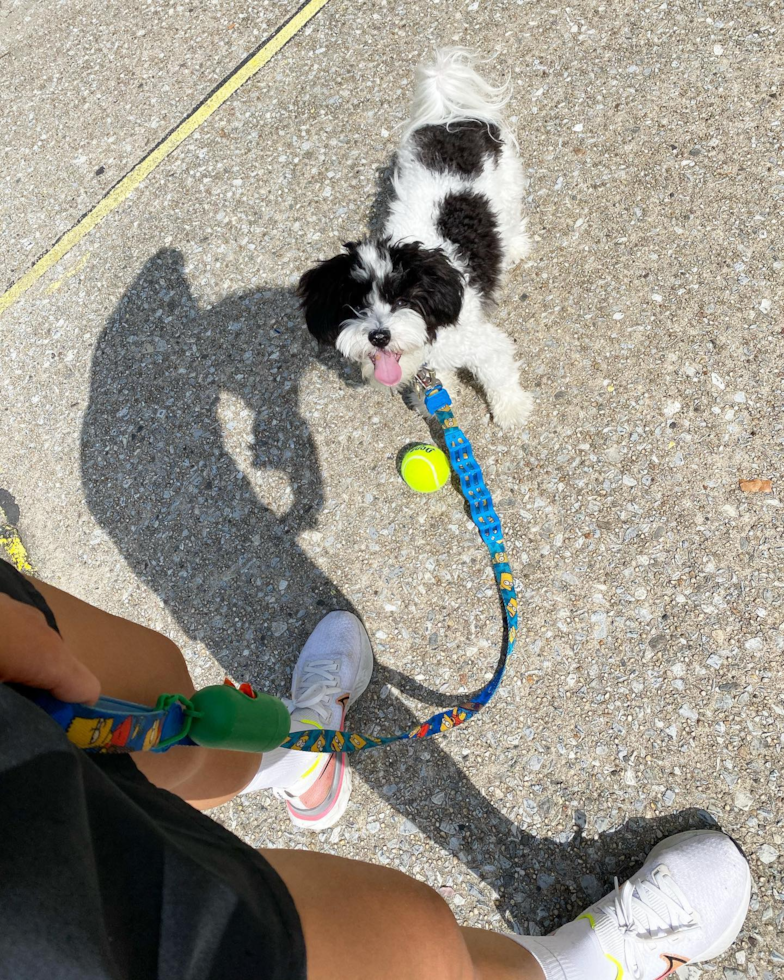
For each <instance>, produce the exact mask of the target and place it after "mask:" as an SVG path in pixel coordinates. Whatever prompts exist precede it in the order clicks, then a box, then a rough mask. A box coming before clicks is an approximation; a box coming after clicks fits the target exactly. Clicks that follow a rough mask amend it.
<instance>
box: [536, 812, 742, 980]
mask: <svg viewBox="0 0 784 980" xmlns="http://www.w3.org/2000/svg"><path fill="white" fill-rule="evenodd" d="M750 896H751V873H750V871H749V866H748V862H747V861H746V859H745V858H744V856H743V855H742V854H741V852H740V851H739V850H738V848H737V847H736V846H735V844H734V843H733V842H732V840H731V839H730V838H729V837H727V836H726V835H725V834H722V833H720V832H719V831H715V830H692V831H687V832H686V833H683V834H676V835H675V836H674V837H668V838H667V839H666V840H663V841H662V842H661V843H660V844H657V845H656V847H654V849H653V850H652V851H651V853H650V854H649V855H648V858H647V860H646V861H645V864H644V865H643V866H642V868H641V869H640V870H639V871H638V872H637V874H636V875H634V876H633V877H632V878H630V879H629V880H628V881H627V882H624V884H623V885H621V886H620V887H619V886H618V882H617V880H616V883H615V892H614V893H612V894H610V895H608V896H606V897H605V898H604V899H602V900H601V901H599V902H597V903H596V904H595V905H592V906H591V907H590V908H588V909H586V911H585V912H583V914H582V915H580V916H578V917H577V919H576V920H575V921H574V922H570V923H569V924H568V925H566V926H564V927H563V929H559V930H557V931H556V932H555V934H554V936H556V937H557V936H559V935H560V934H561V933H562V932H564V931H565V930H570V929H574V928H575V927H576V926H577V924H578V923H580V922H581V921H582V920H587V921H588V922H589V923H590V925H591V928H592V929H593V931H594V935H595V937H596V939H598V941H599V944H600V946H601V949H602V952H603V953H604V956H605V957H606V958H607V960H608V961H609V962H610V964H612V965H613V966H614V967H615V970H616V973H615V977H616V980H620V978H621V977H623V978H626V980H631V978H634V980H663V978H664V977H667V976H669V975H670V974H672V973H675V971H676V970H678V969H679V968H680V967H682V966H685V965H686V964H687V963H700V962H702V961H704V960H710V959H713V958H714V957H716V956H719V955H720V954H721V953H723V952H724V951H725V950H726V949H728V948H729V947H730V946H731V945H732V943H733V942H734V940H735V938H736V937H737V935H738V933H739V932H740V930H741V927H742V926H743V921H744V919H745V918H746V912H747V911H748V907H749V898H750ZM608 976H612V974H611V973H610V974H608Z"/></svg>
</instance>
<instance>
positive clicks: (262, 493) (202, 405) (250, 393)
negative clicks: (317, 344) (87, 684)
mask: <svg viewBox="0 0 784 980" xmlns="http://www.w3.org/2000/svg"><path fill="white" fill-rule="evenodd" d="M311 358H312V346H311V342H310V339H309V337H308V336H307V334H306V332H305V330H304V328H303V327H301V325H300V317H299V312H298V307H297V301H296V299H295V297H294V296H293V295H292V293H291V292H290V291H289V290H285V289H279V288H270V289H261V290H257V291H255V292H250V293H247V294H243V295H234V296H229V297H227V298H226V299H224V300H222V301H221V302H219V303H217V304H216V305H215V306H212V307H209V308H202V307H200V306H199V305H198V303H197V302H196V301H195V300H194V297H193V295H192V293H191V290H190V288H189V285H188V281H187V279H186V276H185V273H184V270H183V262H182V257H181V255H180V254H179V253H178V252H176V251H173V250H164V251H161V252H159V253H158V254H156V255H155V256H154V257H153V258H151V259H150V260H149V261H148V262H147V264H146V265H145V266H144V268H143V269H142V271H141V272H140V274H139V276H138V277H137V278H136V280H135V281H134V282H133V283H132V285H131V286H130V288H129V289H128V291H127V292H126V293H125V295H124V296H123V298H122V299H121V301H120V303H119V305H118V307H117V309H116V310H115V312H114V314H113V315H112V317H111V318H110V320H109V321H108V323H107V324H106V327H105V329H104V331H103V333H102V335H101V337H100V339H99V341H98V344H97V346H96V349H95V354H94V358H93V363H92V373H91V382H90V401H89V406H88V410H87V413H86V415H85V419H84V426H83V431H82V443H81V465H82V479H83V483H84V491H85V495H86V500H87V503H88V505H89V507H90V510H91V511H92V513H93V515H94V516H95V518H96V520H97V521H98V522H99V524H100V525H101V527H102V528H103V529H104V530H105V531H106V533H107V534H108V535H109V536H110V537H111V539H112V540H113V541H114V543H115V544H116V546H117V547H118V549H119V550H120V552H121V554H122V555H123V557H124V558H125V560H126V561H127V562H128V564H129V565H130V567H131V569H132V570H133V572H134V573H135V574H136V575H137V576H138V577H139V579H140V580H142V581H143V582H145V583H146V584H147V585H148V586H149V587H150V588H151V589H152V590H153V591H154V592H155V593H156V595H157V596H159V598H160V599H161V600H162V601H163V602H164V603H165V604H166V606H167V607H168V609H169V611H170V612H171V613H172V615H173V616H174V617H175V618H176V620H177V622H178V623H179V624H180V626H181V628H182V630H183V631H184V632H185V633H186V634H187V635H188V636H189V637H191V638H192V639H195V640H200V641H202V642H203V643H204V644H205V645H206V647H207V648H208V649H209V650H210V652H211V653H212V654H213V655H214V656H215V657H216V658H217V659H218V661H219V662H220V663H221V665H222V666H223V668H224V669H225V670H226V671H227V672H228V673H231V674H232V675H234V676H236V677H238V678H241V679H248V680H250V681H251V682H254V683H255V684H256V685H258V686H259V687H261V688H262V689H265V690H267V691H269V692H270V693H276V694H283V693H286V692H287V688H288V683H289V680H290V675H291V669H292V666H293V664H294V661H295V659H296V656H297V652H298V650H299V649H300V648H301V646H302V644H303V642H304V640H305V638H306V637H307V635H308V634H309V632H310V631H311V630H312V629H313V628H314V626H315V625H316V623H317V622H318V620H319V619H320V618H321V617H322V616H323V615H324V613H325V612H326V611H327V610H329V609H333V608H344V609H348V608H351V603H350V602H349V601H348V600H347V598H346V596H345V595H343V594H342V593H341V591H340V590H339V589H338V588H337V587H336V586H335V585H334V584H333V583H332V582H331V581H330V580H329V579H328V578H327V577H326V576H325V575H324V574H323V573H322V572H321V571H320V569H319V568H318V567H317V566H316V565H315V564H314V563H313V561H311V559H310V558H309V557H308V555H307V554H306V553H305V552H304V550H303V549H302V547H301V546H300V544H299V543H298V537H299V536H300V535H301V534H302V533H303V532H304V531H307V530H309V529H313V528H315V527H316V524H317V520H318V515H319V512H320V510H321V508H322V506H323V504H324V495H323V487H322V480H321V473H320V470H319V459H318V455H317V452H316V447H315V445H314V443H313V440H312V437H311V434H310V431H309V428H308V426H307V423H306V421H305V419H304V418H303V417H302V415H301V414H300V410H299V403H300V399H301V398H304V397H307V394H308V393H307V392H306V391H303V379H304V376H305V372H306V370H307V369H308V368H309V366H310V364H311ZM326 363H328V364H329V365H330V367H331V368H332V369H333V370H335V371H338V372H340V373H341V374H342V373H343V371H344V366H343V363H342V361H340V359H339V358H337V357H336V356H335V357H330V358H327V361H326ZM343 546H344V547H346V548H348V547H350V542H343ZM357 611H358V612H359V613H362V610H357ZM371 633H372V629H371ZM196 680H197V683H198V676H197V678H196ZM389 685H392V686H393V687H394V688H396V689H398V690H401V691H403V692H404V693H407V694H411V695H413V696H419V697H421V698H422V699H424V700H425V701H427V702H428V703H429V704H437V703H443V701H444V699H443V696H441V695H438V694H436V693H434V692H432V691H428V690H426V689H424V688H421V687H420V686H419V685H417V684H416V683H415V682H414V681H413V680H411V679H409V678H405V677H402V676H401V675H399V674H397V673H396V672H393V671H390V670H388V669H386V668H384V667H383V665H378V666H377V670H376V672H375V675H374V681H373V684H372V685H371V688H370V690H369V692H368V695H367V696H366V698H364V699H363V701H362V702H360V704H359V705H358V706H357V708H356V709H355V711H354V713H353V715H352V719H353V722H354V724H355V726H356V727H357V728H358V729H360V730H363V729H366V728H368V727H370V726H372V725H373V724H374V723H375V722H376V721H377V720H378V719H379V718H380V717H383V718H384V725H383V727H384V729H386V730H389V729H390V728H404V729H410V728H412V727H413V726H414V724H415V721H416V719H415V718H414V716H413V714H412V713H411V712H410V711H409V710H408V709H407V708H406V706H405V705H404V704H403V702H402V701H401V700H399V699H398V698H396V697H395V696H394V695H391V696H390V697H388V698H381V696H380V695H381V692H382V690H383V691H384V693H386V690H387V689H388V686H389ZM422 717H425V714H424V713H423V715H422ZM419 720H421V718H420V719H419ZM442 744H443V743H441V744H439V742H438V741H429V742H427V743H405V744H401V745H397V746H393V747H390V748H387V749H382V750H377V751H374V752H368V753H364V754H362V755H360V756H358V757H357V758H356V759H355V760H354V765H355V767H356V772H357V773H358V774H359V775H360V776H361V778H362V779H363V780H365V782H366V783H367V784H368V785H369V786H370V787H371V788H372V789H373V790H375V791H376V792H377V793H378V794H379V795H380V796H381V797H382V798H383V799H384V800H385V801H386V802H387V803H388V804H389V805H390V806H391V807H393V808H394V809H395V810H396V811H397V812H398V813H399V814H400V815H401V816H402V817H403V818H405V820H406V821H407V822H410V823H406V825H405V827H406V829H408V830H411V825H415V826H416V828H418V830H419V831H420V832H421V833H422V834H424V835H425V836H427V837H428V838H430V840H431V841H433V842H434V843H435V844H437V845H438V846H439V847H443V848H444V849H445V850H446V851H448V852H449V853H451V854H455V855H457V856H458V857H459V858H460V860H462V861H463V862H464V863H465V864H466V865H467V866H468V867H469V868H471V869H472V870H473V871H474V872H475V873H476V874H477V875H478V876H479V877H480V878H481V879H483V880H484V881H486V882H487V883H488V884H489V885H490V886H492V888H493V889H494V890H495V891H496V892H497V894H498V899H497V905H498V907H499V909H500V910H501V912H502V913H504V914H506V915H507V916H509V917H511V918H513V919H515V920H516V921H517V922H518V923H521V924H522V923H525V922H526V921H528V920H530V921H534V922H536V923H537V924H538V925H539V927H540V928H543V929H546V928H549V927H551V926H553V925H555V924H557V923H558V922H560V921H563V919H564V918H567V917H568V916H569V915H570V914H572V913H573V912H574V910H575V909H576V908H578V907H579V906H581V905H584V904H585V902H586V901H587V900H592V899H593V898H595V897H596V895H595V894H594V893H595V892H596V891H597V889H598V890H606V889H607V887H608V886H609V884H610V882H611V876H612V875H613V874H614V873H622V872H623V871H624V870H626V869H628V867H629V866H630V865H632V864H633V863H635V862H636V861H638V860H639V859H640V858H641V857H642V856H643V855H644V853H645V851H646V850H647V849H648V848H649V846H650V845H651V844H652V843H654V842H655V840H656V839H657V838H658V837H660V836H661V835H662V834H664V833H669V832H671V831H673V830H676V829H684V828H687V827H692V826H696V825H701V824H704V823H705V822H706V819H708V818H707V816H706V815H705V814H703V813H701V812H696V811H689V812H686V813H682V814H676V815H673V816H672V817H670V818H667V819H666V820H658V821H636V822H629V823H628V824H626V825H624V827H623V828H621V829H620V830H616V831H614V832H613V833H611V834H605V835H602V836H601V837H600V838H599V839H598V840H595V841H585V840H584V839H583V837H582V836H581V833H580V832H579V825H580V823H581V818H580V817H579V816H578V818H577V829H576V831H575V832H574V833H571V832H568V833H566V834H565V836H564V837H563V839H562V840H559V841H556V840H541V839H537V838H536V837H534V836H532V835H531V834H530V833H527V832H526V831H524V830H523V829H521V828H520V827H519V826H517V825H516V824H515V823H513V822H512V821H511V820H510V819H509V818H508V817H507V816H506V814H505V813H504V810H503V809H501V808H499V807H496V806H495V805H494V804H493V803H491V802H490V800H488V799H487V798H486V797H485V796H484V795H483V794H482V793H481V792H480V791H479V790H478V789H477V787H476V786H474V785H473V783H472V782H471V781H470V779H469V778H468V776H467V775H466V774H465V773H464V772H463V771H462V770H461V769H460V768H459V767H458V766H457V765H455V763H454V762H453V761H452V759H451V758H450V757H449V755H447V754H446V752H444V751H443V749H442V747H441V745H442ZM538 805H539V807H540V808H543V807H546V806H553V805H555V804H554V802H553V801H552V799H550V800H549V803H548V801H547V800H540V801H538ZM510 808H511V807H510ZM281 819H283V817H282V818H281ZM581 882H582V885H581Z"/></svg>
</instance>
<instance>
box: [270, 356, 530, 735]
mask: <svg viewBox="0 0 784 980" xmlns="http://www.w3.org/2000/svg"><path fill="white" fill-rule="evenodd" d="M417 382H418V383H419V384H420V385H421V387H422V388H423V390H424V396H425V407H426V408H427V409H428V411H429V412H430V413H431V415H435V417H436V418H437V419H438V422H439V424H440V425H441V428H442V429H443V430H444V439H445V440H446V446H447V449H448V450H449V462H450V463H451V466H452V471H453V472H454V473H456V474H457V476H458V478H459V480H460V490H461V492H462V494H463V496H464V497H465V499H466V500H467V501H468V506H469V508H470V510H471V519H472V520H473V522H474V524H476V526H477V528H478V529H479V534H480V535H481V537H482V541H484V543H485V546H486V547H487V550H488V551H489V552H490V557H491V559H492V562H493V574H494V575H495V581H496V584H497V586H498V589H499V592H500V593H501V600H502V602H503V606H504V613H505V616H506V626H507V641H506V649H505V650H504V652H503V653H502V655H501V658H500V660H499V661H498V665H497V666H496V668H495V672H494V674H493V676H492V677H491V678H490V680H489V681H488V682H487V684H485V686H484V687H483V688H482V690H481V691H479V693H478V694H477V695H476V696H475V697H474V699H473V701H466V702H464V703H463V704H459V705H458V706H457V707H455V708H448V709H447V710H446V711H439V712H438V713H437V714H435V715H433V716H432V717H430V718H428V719H427V721H425V722H423V723H422V724H421V725H417V727H416V728H413V729H411V731H407V732H399V733H398V734H397V735H380V736H372V735H363V734H360V733H359V732H348V731H335V730H325V729H316V730H312V729H311V730H310V731H304V732H292V733H291V734H290V735H289V737H288V738H287V739H286V741H285V742H283V745H282V748H284V749H297V750H299V751H301V752H345V753H350V752H361V751H362V750H363V749H374V748H378V747H380V746H382V745H390V744H391V743H392V742H404V741H407V740H408V739H412V738H431V737H432V736H433V735H440V734H441V733H442V732H448V731H450V729H452V728H457V726H458V725H462V724H463V723H464V722H466V721H468V720H469V718H473V717H474V715H475V714H477V712H479V711H481V709H482V708H483V707H484V706H485V705H486V704H487V703H488V702H489V701H490V699H491V698H492V696H493V695H494V694H495V692H496V691H497V690H498V686H499V685H500V683H501V680H502V679H503V676H504V672H505V671H506V664H507V662H508V660H509V657H511V655H512V653H513V652H514V646H515V639H516V637H517V593H516V592H515V587H514V576H513V575H512V569H511V568H510V567H509V562H508V560H507V556H506V550H505V548H504V535H503V530H502V528H501V519H500V518H499V516H498V514H497V513H496V510H495V507H493V498H492V497H491V496H490V491H489V490H488V489H487V485H486V484H485V481H484V477H483V476H482V469H481V467H480V465H479V463H477V461H476V458H475V457H474V451H473V449H472V448H471V443H470V442H469V441H468V436H467V435H466V434H465V433H464V432H463V430H462V429H461V428H460V427H459V426H458V424H457V421H456V420H455V417H454V415H453V414H452V404H451V401H450V398H449V393H448V392H447V390H446V389H445V388H444V387H443V385H442V384H441V382H440V381H438V379H437V378H436V377H435V376H434V375H433V374H432V372H430V371H429V370H428V369H427V368H423V369H422V370H421V371H420V372H419V374H418V375H417Z"/></svg>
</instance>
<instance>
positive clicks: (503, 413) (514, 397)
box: [491, 388, 534, 429]
mask: <svg viewBox="0 0 784 980" xmlns="http://www.w3.org/2000/svg"><path fill="white" fill-rule="evenodd" d="M491 408H492V411H493V421H494V422H495V423H496V425H499V426H500V427H501V428H502V429H520V428H522V427H523V426H524V425H525V423H526V422H527V421H528V418H529V416H530V414H531V412H532V411H533V409H534V396H533V395H532V394H531V392H530V391H523V390H522V388H514V389H512V390H511V391H502V392H496V393H495V395H494V397H493V399H492V403H491Z"/></svg>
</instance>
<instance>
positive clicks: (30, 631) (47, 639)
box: [0, 593, 101, 704]
mask: <svg viewBox="0 0 784 980" xmlns="http://www.w3.org/2000/svg"><path fill="white" fill-rule="evenodd" d="M9 681H10V682H12V683H15V684H26V685H27V686H28V687H37V688H41V689H43V690H45V691H51V693H52V694H53V695H54V696H55V697H57V698H60V699H61V700H62V701H83V702H86V703H88V704H90V703H92V702H94V701H97V699H98V697H99V695H100V693H101V685H100V682H99V681H98V678H97V677H96V676H95V674H93V672H92V671H91V670H89V669H88V668H87V667H86V666H85V665H84V664H83V663H82V662H81V661H80V660H77V659H76V657H75V656H74V655H73V654H72V653H71V651H70V650H69V648H68V645H67V643H65V641H64V640H63V638H62V637H61V636H60V635H59V633H56V632H55V631H54V630H53V629H52V628H51V627H50V626H49V625H48V624H47V622H46V620H45V618H44V615H43V613H41V612H39V611H38V610H37V609H35V608H34V607H33V606H28V605H26V604H25V603H23V602H17V601H16V599H12V598H11V597H10V596H7V595H5V594H4V593H0V682H9Z"/></svg>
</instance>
